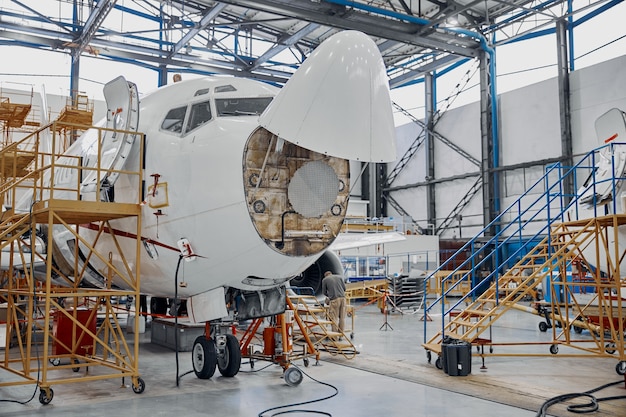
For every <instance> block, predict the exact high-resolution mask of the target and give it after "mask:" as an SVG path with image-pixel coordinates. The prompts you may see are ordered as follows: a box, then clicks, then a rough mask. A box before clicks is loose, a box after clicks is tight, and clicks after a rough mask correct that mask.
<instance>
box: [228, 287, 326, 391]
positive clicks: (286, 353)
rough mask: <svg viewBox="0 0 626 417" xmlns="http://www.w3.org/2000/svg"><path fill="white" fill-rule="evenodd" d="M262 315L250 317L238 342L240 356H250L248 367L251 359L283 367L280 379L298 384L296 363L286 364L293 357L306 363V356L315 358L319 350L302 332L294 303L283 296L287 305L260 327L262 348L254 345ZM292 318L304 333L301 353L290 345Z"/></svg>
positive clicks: (291, 342)
mask: <svg viewBox="0 0 626 417" xmlns="http://www.w3.org/2000/svg"><path fill="white" fill-rule="evenodd" d="M264 320H265V319H264V318H258V319H254V320H253V321H252V323H251V324H250V326H248V328H247V329H246V332H245V333H244V335H243V337H242V338H241V342H240V349H241V357H242V358H248V359H249V360H250V367H252V368H254V361H255V360H266V361H270V362H273V363H275V364H278V365H280V366H281V367H282V368H283V370H284V379H285V382H286V383H287V384H288V385H292V386H293V385H298V384H300V382H302V372H301V371H300V370H299V369H298V368H297V367H291V368H290V365H291V364H292V363H293V361H294V360H297V359H302V360H303V363H304V366H309V357H311V356H315V359H316V362H317V361H319V357H320V353H319V351H318V350H317V349H315V346H314V345H313V342H312V341H311V339H310V338H309V336H308V334H307V332H306V327H305V326H306V325H305V324H304V322H302V319H300V317H299V316H298V314H297V312H296V311H295V310H294V306H293V304H292V302H291V300H289V298H287V309H286V310H285V312H284V313H281V314H277V315H275V316H271V317H270V318H269V320H270V325H269V326H267V327H265V328H264V329H263V348H262V351H261V349H260V348H259V346H255V344H254V343H253V342H254V340H255V339H256V340H258V339H259V338H258V337H257V332H258V330H259V327H260V326H261V324H262V323H263V321H264ZM294 322H295V324H297V326H298V327H299V329H300V332H301V333H302V334H303V335H304V340H305V343H304V345H303V346H302V352H301V353H295V352H294V350H293V348H294V346H293V328H294Z"/></svg>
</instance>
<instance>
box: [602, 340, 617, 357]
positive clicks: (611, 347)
mask: <svg viewBox="0 0 626 417" xmlns="http://www.w3.org/2000/svg"><path fill="white" fill-rule="evenodd" d="M604 349H605V350H606V353H608V354H609V355H612V354H614V353H615V343H613V342H611V343H607V344H606V346H604Z"/></svg>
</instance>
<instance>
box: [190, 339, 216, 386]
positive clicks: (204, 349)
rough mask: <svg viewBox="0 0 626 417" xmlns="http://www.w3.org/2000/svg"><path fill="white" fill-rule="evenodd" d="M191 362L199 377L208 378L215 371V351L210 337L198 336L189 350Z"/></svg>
mask: <svg viewBox="0 0 626 417" xmlns="http://www.w3.org/2000/svg"><path fill="white" fill-rule="evenodd" d="M191 364H192V366H193V371H194V373H195V374H196V376H197V377H198V378H199V379H209V378H211V377H212V376H213V374H214V373H215V367H216V365H217V352H216V349H215V343H214V342H213V340H212V339H207V338H206V337H204V336H198V337H197V338H196V340H195V342H193V348H192V350H191Z"/></svg>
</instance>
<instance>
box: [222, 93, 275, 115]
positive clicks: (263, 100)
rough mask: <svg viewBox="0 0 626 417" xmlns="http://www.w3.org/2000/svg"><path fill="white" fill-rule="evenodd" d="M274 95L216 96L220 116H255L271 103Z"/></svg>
mask: <svg viewBox="0 0 626 417" xmlns="http://www.w3.org/2000/svg"><path fill="white" fill-rule="evenodd" d="M271 101H272V97H254V98H216V99H215V107H216V108H217V115H218V116H255V115H259V114H261V113H263V110H265V108H266V107H267V106H268V105H269V104H270V103H271Z"/></svg>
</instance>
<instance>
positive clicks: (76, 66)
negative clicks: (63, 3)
mask: <svg viewBox="0 0 626 417" xmlns="http://www.w3.org/2000/svg"><path fill="white" fill-rule="evenodd" d="M72 22H73V24H74V28H75V29H74V34H75V35H74V39H76V38H78V36H79V35H80V33H79V32H78V31H79V29H78V28H80V27H81V22H80V19H79V17H78V1H77V0H74V3H73V5H72ZM71 56H72V63H71V65H70V97H71V98H72V103H74V101H75V100H76V94H77V93H78V84H79V81H80V79H79V75H80V71H79V70H80V50H79V49H78V48H74V49H72V53H71Z"/></svg>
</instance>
